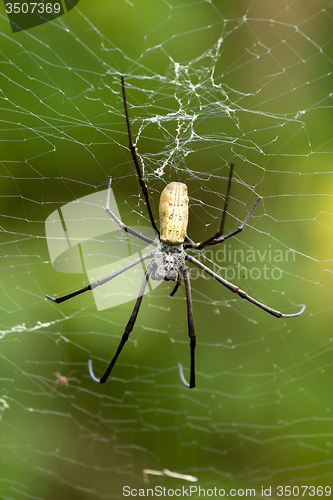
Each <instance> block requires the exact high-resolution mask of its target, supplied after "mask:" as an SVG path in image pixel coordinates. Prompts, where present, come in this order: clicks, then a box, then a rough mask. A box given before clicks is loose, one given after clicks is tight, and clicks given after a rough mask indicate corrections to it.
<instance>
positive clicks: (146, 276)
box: [100, 262, 155, 384]
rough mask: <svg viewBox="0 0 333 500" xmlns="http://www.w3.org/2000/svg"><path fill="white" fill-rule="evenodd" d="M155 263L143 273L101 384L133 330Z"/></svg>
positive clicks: (106, 377)
mask: <svg viewBox="0 0 333 500" xmlns="http://www.w3.org/2000/svg"><path fill="white" fill-rule="evenodd" d="M154 266H155V264H154V262H150V264H149V265H148V267H147V269H146V271H145V274H144V277H143V280H142V283H141V287H140V290H139V295H138V298H137V299H136V303H135V306H134V309H133V312H132V314H131V317H130V319H129V321H128V323H127V325H126V327H125V331H124V333H123V336H122V337H121V340H120V343H119V346H118V348H117V350H116V353H115V355H114V356H113V358H112V360H111V362H110V364H109V366H108V367H107V369H106V370H105V373H104V375H103V376H102V378H101V379H100V383H101V384H105V382H106V381H107V379H108V378H109V375H110V373H111V370H112V368H113V367H114V365H115V364H116V361H117V359H118V356H119V354H120V353H121V351H122V349H123V347H124V345H125V343H126V342H127V340H128V337H129V335H130V333H131V331H132V330H133V328H134V325H135V321H136V318H137V316H138V312H139V309H140V305H141V302H142V297H143V294H144V292H145V288H146V285H147V283H148V279H149V276H150V274H151V273H152V271H153V268H154Z"/></svg>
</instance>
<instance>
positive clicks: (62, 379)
mask: <svg viewBox="0 0 333 500" xmlns="http://www.w3.org/2000/svg"><path fill="white" fill-rule="evenodd" d="M73 373H75V370H74V371H71V372H69V373H68V374H67V375H61V373H60V372H56V373H54V375H55V376H56V377H57V380H56V385H57V384H59V385H62V386H66V387H68V382H70V381H71V380H75V382H78V383H79V384H80V383H81V382H80V381H79V380H78V379H77V378H75V377H71V375H73Z"/></svg>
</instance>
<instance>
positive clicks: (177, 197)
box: [46, 76, 305, 388]
mask: <svg viewBox="0 0 333 500" xmlns="http://www.w3.org/2000/svg"><path fill="white" fill-rule="evenodd" d="M121 87H122V97H123V104H124V109H125V118H126V124H127V133H128V139H129V149H130V151H131V154H132V157H133V161H134V164H135V167H136V171H137V175H138V178H139V183H140V186H141V189H142V193H143V196H144V198H145V202H146V206H147V210H148V214H149V218H150V222H151V225H152V227H153V229H154V231H155V234H156V236H157V239H158V242H156V241H153V240H151V239H150V238H147V237H145V236H144V235H142V234H141V233H138V232H137V231H135V230H134V229H132V228H131V227H129V226H126V225H125V224H124V223H123V222H122V221H121V220H120V219H118V218H117V216H116V215H115V214H114V213H113V212H112V211H111V209H110V189H111V179H110V181H109V189H108V194H107V200H106V212H107V213H108V214H109V216H110V217H111V218H112V219H113V220H114V221H115V222H116V223H117V224H118V225H119V227H120V228H121V229H122V230H124V231H126V232H128V233H129V234H132V235H133V236H136V237H137V238H140V239H141V240H143V241H145V242H147V243H150V244H151V245H153V246H154V247H155V249H154V250H153V251H151V252H148V253H146V254H145V255H143V256H141V257H139V258H137V259H135V260H134V261H133V262H131V263H130V264H128V265H126V266H124V267H123V268H122V269H120V270H118V271H115V272H113V273H111V274H109V275H107V276H105V277H103V278H100V279H98V280H96V281H94V282H92V283H90V284H89V285H87V286H85V287H83V288H80V289H79V290H76V291H75V292H71V293H69V294H67V295H63V296H61V297H50V296H49V295H46V297H47V298H48V299H50V300H52V301H53V302H56V303H57V304H59V303H60V302H64V301H65V300H68V299H71V298H72V297H75V296H76V295H79V294H81V293H84V292H86V291H88V290H93V289H94V288H96V287H97V286H100V285H103V284H104V283H106V282H107V281H110V280H112V279H113V278H115V277H116V276H118V275H119V274H121V273H123V272H124V271H126V270H128V269H130V268H131V267H133V266H135V265H137V264H138V263H139V262H142V261H143V260H146V259H152V260H151V261H150V263H149V264H148V266H147V268H146V271H145V273H144V276H143V280H142V283H141V287H140V290H139V295H138V298H137V300H136V303H135V306H134V309H133V312H132V314H131V317H130V319H129V321H128V323H127V325H126V327H125V331H124V333H123V335H122V338H121V340H120V343H119V345H118V348H117V350H116V352H115V354H114V356H113V358H112V360H111V362H110V364H109V366H108V367H107V369H106V371H105V373H104V375H103V376H102V377H101V379H100V380H99V382H100V383H102V384H104V383H105V382H106V381H107V379H108V377H109V375H110V373H111V370H112V369H113V367H114V365H115V363H116V361H117V359H118V356H119V354H120V353H121V351H122V349H123V347H124V345H125V343H126V341H127V340H128V337H129V335H130V333H131V331H132V330H133V327H134V325H135V321H136V318H137V315H138V312H139V308H140V305H141V302H142V297H143V295H144V292H145V289H146V285H147V282H148V280H149V277H151V278H152V279H164V280H165V281H175V286H174V288H173V289H172V291H171V292H170V296H171V297H172V296H173V295H174V294H175V293H176V292H177V290H178V288H179V286H180V284H181V278H182V277H183V279H184V283H185V293H186V302H187V321H188V335H189V339H190V382H189V384H188V383H187V384H186V385H187V386H189V387H190V388H193V387H195V385H196V384H195V347H196V333H195V327H194V320H193V310H192V299H191V286H190V279H189V274H188V269H187V267H186V265H185V262H189V263H191V264H194V265H195V266H197V267H199V268H200V269H202V270H203V271H204V272H205V273H207V274H208V275H210V276H212V277H213V278H215V279H216V280H217V281H218V282H219V283H222V285H224V286H225V287H226V288H228V289H229V290H231V291H232V292H234V293H236V294H237V295H238V296H239V297H241V298H242V299H246V300H248V301H249V302H251V303H252V304H254V305H256V306H258V307H260V308H261V309H263V310H264V311H266V312H268V313H269V314H272V315H273V316H276V317H277V318H292V317H295V316H299V315H300V314H302V312H303V311H304V309H305V306H304V305H303V306H302V308H301V310H300V311H299V312H296V313H294V314H282V313H281V312H280V311H277V310H275V309H272V308H271V307H268V306H266V305H264V304H262V303H261V302H259V301H257V300H256V299H254V298H252V297H250V296H249V295H248V294H247V293H246V292H244V291H243V290H241V289H240V288H239V287H238V286H236V285H234V284H233V283H230V282H229V281H227V280H225V279H223V278H222V277H221V276H219V275H218V274H216V273H215V272H213V271H212V270H211V269H209V267H207V266H205V265H204V264H202V263H201V262H200V261H198V260H197V259H196V258H194V257H193V256H191V255H189V254H188V253H187V252H186V250H187V249H195V250H201V249H203V248H204V247H205V246H207V245H217V244H219V243H222V242H223V241H225V240H226V239H227V238H231V237H232V236H235V235H236V234H238V233H240V232H241V231H242V230H243V229H244V227H245V225H246V223H247V222H248V220H249V218H250V217H251V215H252V213H253V211H254V209H255V208H256V206H257V204H258V203H259V201H260V196H259V197H258V198H257V200H256V202H255V203H254V205H253V207H252V208H251V210H250V212H249V213H248V215H247V216H246V218H245V220H244V221H243V222H242V224H241V225H240V226H239V227H237V228H236V229H234V230H233V231H231V232H230V233H228V234H226V235H224V236H223V229H224V223H225V218H226V213H227V208H228V201H229V193H230V186H231V179H232V175H233V163H231V166H230V173H229V181H228V186H227V192H226V197H225V202H224V208H223V213H222V219H221V224H220V227H219V229H218V230H217V231H216V233H215V234H213V235H212V236H211V237H209V238H207V239H205V240H203V241H200V242H199V243H194V242H193V241H192V240H191V239H190V238H189V237H188V236H187V234H186V229H187V222H188V195H187V186H186V184H183V183H180V182H171V183H170V184H168V185H167V186H166V187H165V188H164V190H163V191H162V193H161V197H160V205H159V219H160V229H158V228H157V226H156V223H155V219H154V216H153V212H152V209H151V205H150V198H149V193H148V187H147V184H146V181H145V179H144V177H143V172H142V168H141V165H140V162H139V159H138V156H137V153H136V149H135V145H134V143H133V140H132V132H131V126H130V121H129V115H128V109H127V101H126V95H125V84H124V77H123V76H122V77H121Z"/></svg>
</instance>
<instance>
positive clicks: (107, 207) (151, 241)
mask: <svg viewBox="0 0 333 500" xmlns="http://www.w3.org/2000/svg"><path fill="white" fill-rule="evenodd" d="M111 182H112V179H110V180H109V187H108V194H107V198H106V207H105V210H106V213H107V214H108V215H109V216H110V217H111V219H113V220H114V221H115V222H116V223H117V224H118V226H119V227H120V229H123V230H124V231H125V232H126V233H129V234H132V235H133V236H136V237H137V238H139V239H140V240H143V241H145V242H146V243H149V244H150V245H154V246H155V247H156V246H157V243H156V242H155V241H153V240H151V239H150V238H147V237H146V236H144V235H143V234H141V233H138V232H137V231H135V229H132V228H131V227H130V226H126V224H124V223H123V222H122V221H121V220H120V219H118V217H117V216H116V215H115V214H114V213H113V212H112V210H111V208H110V191H111Z"/></svg>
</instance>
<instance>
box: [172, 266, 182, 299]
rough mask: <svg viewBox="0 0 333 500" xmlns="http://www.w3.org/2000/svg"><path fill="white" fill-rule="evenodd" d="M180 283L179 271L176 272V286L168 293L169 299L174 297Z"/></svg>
mask: <svg viewBox="0 0 333 500" xmlns="http://www.w3.org/2000/svg"><path fill="white" fill-rule="evenodd" d="M181 282H182V279H181V276H180V274H179V271H178V274H177V281H176V284H175V286H174V288H173V290H171V292H170V293H169V296H170V297H173V296H174V295H175V293H176V292H177V290H178V288H179V287H180V284H181Z"/></svg>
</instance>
